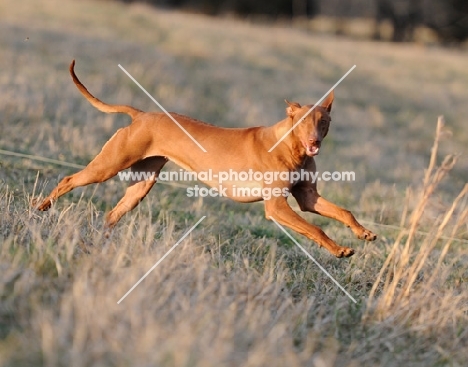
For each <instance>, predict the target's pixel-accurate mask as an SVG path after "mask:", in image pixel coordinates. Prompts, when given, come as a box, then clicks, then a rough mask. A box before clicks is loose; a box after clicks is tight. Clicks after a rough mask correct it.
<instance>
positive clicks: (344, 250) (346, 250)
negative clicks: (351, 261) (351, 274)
mask: <svg viewBox="0 0 468 367" xmlns="http://www.w3.org/2000/svg"><path fill="white" fill-rule="evenodd" d="M353 255H354V249H352V248H350V247H340V248H339V249H338V250H337V251H336V252H335V256H336V257H338V258H340V257H350V256H353Z"/></svg>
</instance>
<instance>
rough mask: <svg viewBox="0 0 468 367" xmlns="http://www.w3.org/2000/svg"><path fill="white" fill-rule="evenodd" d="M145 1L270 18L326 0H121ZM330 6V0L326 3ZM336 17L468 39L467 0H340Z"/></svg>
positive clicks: (316, 9)
mask: <svg viewBox="0 0 468 367" xmlns="http://www.w3.org/2000/svg"><path fill="white" fill-rule="evenodd" d="M122 1H124V2H127V3H130V2H145V3H149V4H152V5H155V6H161V7H169V8H182V9H187V10H193V11H198V12H202V13H205V14H210V15H219V14H225V13H234V14H238V15H240V16H248V15H254V16H255V15H257V16H265V17H269V18H272V19H278V18H285V17H289V18H293V17H308V18H312V17H314V16H315V15H318V14H320V13H321V8H324V2H327V1H328V0H122ZM328 5H330V3H328ZM336 5H337V9H336V14H333V13H331V14H327V15H332V16H333V15H335V16H337V17H340V18H343V17H351V16H373V17H374V18H375V21H376V29H375V32H374V38H376V39H379V38H380V32H379V24H380V23H381V22H383V21H385V20H387V21H390V23H391V24H392V26H393V30H394V31H393V37H392V39H393V41H395V42H401V41H412V40H413V37H414V31H415V28H416V27H418V26H421V25H424V26H426V27H429V28H431V29H433V30H434V31H435V32H436V33H437V34H438V35H439V37H440V39H441V40H442V41H444V42H462V41H465V40H466V39H468V0H341V1H339V2H337V3H336ZM369 9H371V10H369Z"/></svg>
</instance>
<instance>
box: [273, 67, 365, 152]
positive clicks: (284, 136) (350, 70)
mask: <svg viewBox="0 0 468 367" xmlns="http://www.w3.org/2000/svg"><path fill="white" fill-rule="evenodd" d="M355 67H356V65H354V66H353V67H352V68H351V69H349V70H348V72H347V73H346V74H345V75H343V76H342V77H341V79H340V80H338V81H337V82H336V83H335V85H334V86H333V87H331V88H330V89H329V90H328V92H327V93H325V94H324V95H323V97H322V98H320V99H319V101H318V102H317V103H316V104H314V105H313V106H312V108H311V109H310V110H309V111H307V113H306V114H305V115H304V116H302V118H301V119H300V120H299V121H298V122H296V123H295V124H294V125H293V127H292V128H290V129H289V130H288V131H287V132H286V133H285V134H284V135H283V136H282V137H281V139H280V140H278V141H277V142H276V144H275V145H273V146H272V147H271V148H270V150H269V151H268V153H271V151H272V150H273V149H275V148H276V147H277V145H278V144H279V143H281V142H282V141H283V140H284V139H285V138H286V137H287V136H288V135H289V134H290V133H291V131H293V130H294V129H295V128H296V127H297V125H299V124H300V123H301V122H302V121H304V119H305V118H306V117H307V116H308V115H309V114H310V113H311V112H312V111H313V110H314V108H315V107H317V106H318V105H319V104H320V103H322V101H323V100H324V99H325V98H326V97H327V96H328V95H329V94H330V92H331V91H332V90H333V89H335V88H336V87H337V86H338V84H340V83H341V82H342V81H343V80H344V78H346V77H347V76H348V75H349V73H351V72H352V71H353V70H354V68H355Z"/></svg>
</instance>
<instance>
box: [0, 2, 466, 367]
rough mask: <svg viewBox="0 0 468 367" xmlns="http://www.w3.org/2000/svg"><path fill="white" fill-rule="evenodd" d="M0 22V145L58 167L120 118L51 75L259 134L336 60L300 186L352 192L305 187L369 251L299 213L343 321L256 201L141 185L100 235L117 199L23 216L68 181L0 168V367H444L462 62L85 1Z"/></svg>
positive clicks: (450, 323)
mask: <svg viewBox="0 0 468 367" xmlns="http://www.w3.org/2000/svg"><path fill="white" fill-rule="evenodd" d="M0 14H1V15H0V20H1V21H0V50H1V51H0V96H1V98H0V149H3V150H8V151H13V152H18V153H23V154H31V155H35V156H37V157H44V158H50V159H57V160H60V161H63V162H70V163H74V164H78V165H85V164H87V163H88V162H89V161H90V159H92V158H93V157H94V156H95V155H96V154H97V153H98V152H99V151H100V149H101V147H102V145H103V144H104V143H105V142H106V141H107V140H108V139H109V138H110V137H111V136H112V134H113V133H114V132H115V131H116V130H117V129H118V128H119V127H122V126H126V125H127V124H128V123H129V119H128V117H126V116H111V115H106V114H103V113H101V112H99V111H97V110H95V109H94V108H93V107H91V106H90V105H89V104H88V103H87V102H86V101H85V100H84V98H82V96H81V95H80V94H79V93H78V91H77V90H76V88H75V86H74V85H73V83H72V81H71V79H70V77H69V75H68V65H69V63H70V61H71V60H72V59H76V68H75V70H76V72H77V74H78V76H79V77H80V78H81V80H82V81H83V82H84V84H85V85H86V86H87V87H88V88H89V89H90V91H91V92H92V93H93V94H95V95H96V96H98V97H99V98H101V99H103V100H104V101H107V102H110V103H123V104H131V105H134V106H136V107H138V108H140V109H144V110H156V109H157V107H156V106H155V105H154V104H153V102H152V101H151V100H150V99H149V98H148V97H147V96H146V95H145V94H144V93H143V92H142V91H141V90H140V89H139V88H138V87H137V86H136V85H135V84H134V83H133V82H132V81H131V80H130V79H129V78H128V77H127V76H126V75H125V74H124V73H123V72H122V71H121V70H120V69H119V68H118V66H117V65H118V64H121V65H122V66H124V67H125V68H126V69H127V70H128V71H129V72H130V73H131V74H132V75H133V76H134V77H135V78H136V79H137V80H138V81H140V83H141V84H142V85H143V86H144V87H145V88H146V89H147V90H148V91H149V92H150V93H151V94H152V95H153V96H154V97H155V98H156V99H157V100H158V101H159V102H161V103H162V104H163V105H164V106H165V108H166V109H168V110H170V111H177V112H179V113H182V114H187V115H190V116H193V117H196V118H198V119H201V120H204V121H207V122H210V123H213V124H216V125H220V126H230V127H233V126H255V125H272V124H273V123H275V122H276V121H279V120H281V119H282V118H283V116H284V113H285V112H284V109H285V106H286V105H285V104H284V101H283V100H284V99H285V98H287V99H288V100H294V101H298V102H300V103H303V104H306V103H309V104H313V103H315V102H316V101H317V100H318V99H319V98H320V97H321V96H322V95H323V93H324V92H325V91H326V90H328V88H330V87H331V86H332V85H333V84H334V83H335V82H336V81H337V80H338V79H339V78H340V77H341V76H342V75H343V74H344V73H345V72H346V71H347V70H348V69H349V68H350V67H351V66H352V65H354V64H356V65H357V68H356V69H355V70H354V71H353V72H352V73H351V74H350V75H349V77H348V78H347V79H345V80H344V81H343V83H342V84H341V85H340V86H339V87H338V88H337V90H336V92H335V96H336V97H335V98H336V99H335V103H334V107H333V108H334V110H333V112H332V118H333V121H332V125H331V130H330V134H329V136H328V137H327V138H326V140H325V141H324V144H323V146H322V147H323V148H322V150H321V154H320V156H319V157H318V158H317V165H318V168H319V170H320V171H325V170H328V171H334V170H336V171H355V172H356V181H355V182H329V183H327V184H326V185H324V184H319V188H320V191H321V193H322V194H323V196H325V197H327V198H328V199H330V200H331V201H334V202H336V203H337V204H339V205H342V206H345V207H346V208H348V209H350V210H351V211H353V212H354V213H355V214H356V216H357V217H358V219H359V220H361V221H362V222H363V224H365V225H366V226H368V227H369V228H371V229H372V230H373V231H375V232H376V233H378V235H379V238H378V240H377V241H376V242H375V243H363V242H361V241H358V240H356V239H354V237H353V236H352V233H351V231H349V230H348V229H347V228H344V226H343V225H341V224H340V223H337V222H335V221H332V220H328V219H325V218H322V217H318V216H315V215H313V214H301V215H303V216H304V217H305V218H306V219H307V220H309V221H311V222H314V223H315V224H318V225H320V226H321V227H322V228H323V229H324V230H325V231H326V232H327V234H329V235H330V237H332V238H333V239H335V240H336V241H337V242H338V243H340V244H343V245H347V246H352V247H354V248H355V250H356V254H355V255H354V256H353V257H351V258H349V259H336V258H334V257H333V256H331V255H330V254H328V253H327V252H326V251H325V250H323V249H319V248H318V247H317V246H316V245H315V244H314V243H312V242H311V241H307V240H306V239H305V238H304V237H301V236H300V235H297V234H295V233H292V232H290V233H291V234H292V235H293V236H294V238H296V239H297V240H298V241H299V242H300V243H301V244H302V245H303V246H304V247H305V248H306V249H307V250H308V251H309V252H310V253H311V254H312V256H313V257H314V258H315V259H316V260H317V261H318V262H319V263H320V264H322V265H323V266H324V267H325V268H326V269H327V270H328V271H329V272H330V273H331V275H332V276H333V277H334V278H335V279H336V280H337V281H338V282H340V284H342V285H343V287H344V288H346V290H347V291H348V292H349V293H350V294H351V295H352V296H353V297H354V298H355V299H356V300H357V304H354V303H353V302H352V301H351V300H350V299H349V298H348V297H347V296H346V295H345V294H344V293H343V292H342V291H341V290H340V289H338V288H337V287H336V286H335V285H334V284H333V283H332V282H331V281H330V280H329V279H328V278H327V276H326V275H325V274H324V273H323V272H321V271H320V269H319V268H318V267H317V266H316V265H315V264H314V263H313V262H312V261H310V260H309V259H308V258H307V257H306V256H304V254H303V253H301V252H300V250H299V249H298V248H297V247H296V246H295V245H294V243H293V242H292V241H291V240H290V239H289V238H288V237H287V236H286V235H285V234H284V233H282V232H281V231H280V230H279V229H278V228H277V227H276V226H275V225H274V223H272V222H270V221H267V220H266V219H265V218H264V211H263V204H262V203H256V204H249V205H246V204H236V203H234V202H232V201H229V200H227V199H214V198H212V199H207V198H205V199H203V198H197V199H193V198H188V197H187V196H186V191H185V189H184V188H180V187H174V186H170V185H162V184H158V185H156V186H155V187H154V188H153V190H152V192H151V193H150V194H149V195H148V197H147V198H146V199H145V200H144V201H143V202H142V203H141V204H140V206H139V207H138V209H136V210H134V211H133V212H132V213H130V214H128V215H127V216H126V217H124V218H123V220H122V221H121V222H120V223H119V224H118V226H117V228H116V230H115V231H114V233H113V234H112V236H111V237H110V238H109V239H106V238H105V237H104V234H103V225H102V223H103V217H104V214H105V213H106V212H107V211H108V210H110V208H112V207H113V206H114V205H115V204H116V203H117V201H118V200H119V199H120V197H121V196H122V195H123V193H124V190H125V185H124V183H122V182H120V181H119V180H118V179H112V180H110V181H108V182H106V183H104V184H101V185H98V186H96V185H93V186H90V187H86V188H82V189H77V190H75V191H73V192H72V193H70V194H67V195H66V196H65V197H63V198H62V199H61V200H60V201H58V202H57V203H56V204H55V205H54V207H53V208H52V209H51V210H50V211H49V212H47V213H40V212H37V211H35V210H33V209H32V208H31V206H30V201H31V200H32V199H33V198H34V197H38V196H40V195H45V194H48V193H49V191H50V189H51V188H53V187H54V186H55V185H56V183H57V181H58V180H60V179H61V178H62V177H63V176H65V175H68V174H71V173H73V172H75V171H76V169H75V168H72V167H69V166H66V165H65V166H59V165H55V164H51V163H44V162H41V161H38V160H32V159H24V158H19V157H14V156H8V155H3V154H2V155H0V211H1V220H0V365H1V366H162V367H166V366H203V367H208V366H216V367H219V366H246V367H254V366H292V367H294V366H314V367H325V366H327V367H328V366H463V365H465V363H466V361H467V360H468V350H467V349H466V346H467V345H468V320H467V318H468V313H467V312H468V287H467V282H468V270H467V269H468V250H467V248H468V224H467V222H468V206H467V188H466V186H465V185H466V182H467V177H468V176H467V172H468V127H467V126H468V124H467V116H468V103H467V90H468V69H467V68H466V60H467V56H468V55H467V53H466V50H456V49H444V48H439V47H437V46H431V47H424V46H421V45H417V46H416V45H410V44H408V45H406V44H402V45H393V44H387V43H380V44H379V43H372V42H367V41H362V40H361V41H353V40H350V39H346V38H334V37H332V36H327V35H318V34H313V33H308V32H306V31H303V30H299V29H294V28H290V27H286V26H279V25H277V26H273V25H256V24H249V23H244V22H240V21H237V20H233V19H213V18H208V17H204V16H200V15H190V14H181V13H174V12H169V11H162V10H156V9H152V8H148V7H144V6H141V5H138V6H130V7H127V6H125V5H123V4H121V3H114V2H106V1H101V2H91V1H69V0H67V1H58V0H42V1H38V0H22V1H21V2H18V1H14V0H1V1H0ZM439 115H444V116H445V126H439V127H437V120H438V116H439ZM431 152H432V159H431ZM188 154H190V152H188ZM447 155H449V158H447V160H445V161H444V159H445V157H446V156H447ZM453 155H456V156H453ZM65 164H66V163H65ZM428 167H429V168H428ZM173 168H175V166H169V167H168V168H167V169H173ZM291 204H292V205H293V207H294V208H295V209H298V208H297V205H295V204H294V203H293V202H292V201H291ZM203 216H206V217H207V218H206V219H205V220H204V221H203V222H202V223H201V224H200V225H199V226H198V227H197V228H196V229H195V230H194V231H193V232H191V234H190V235H189V237H188V238H187V239H186V240H185V241H183V242H182V243H181V244H180V246H179V247H178V248H176V249H175V250H174V252H172V253H171V254H170V255H169V256H168V257H167V258H166V259H165V260H164V262H162V263H161V265H159V266H158V267H157V268H156V269H155V270H154V271H153V272H152V273H151V274H150V275H149V276H148V277H147V278H146V279H145V280H144V281H143V282H142V283H141V284H140V285H139V286H138V287H137V288H136V289H135V290H134V291H133V292H132V293H131V294H130V295H129V296H128V297H127V298H126V299H125V300H124V301H123V302H122V303H121V304H117V301H118V300H119V299H120V298H121V297H122V296H123V295H124V294H125V293H126V292H127V291H128V290H129V289H130V288H131V287H132V286H133V284H135V282H136V281H137V280H138V279H140V277H141V276H143V274H145V272H146V271H147V270H148V269H150V268H151V266H152V265H153V264H154V263H156V261H158V260H159V259H160V258H161V257H162V256H163V255H164V254H165V253H166V252H167V251H168V250H169V248H171V246H173V245H174V244H175V243H176V242H177V241H178V240H179V239H180V238H181V237H182V236H183V234H184V233H185V232H186V231H187V230H188V229H189V228H190V227H192V226H193V225H194V224H195V223H196V222H197V221H198V220H199V219H200V218H201V217H203Z"/></svg>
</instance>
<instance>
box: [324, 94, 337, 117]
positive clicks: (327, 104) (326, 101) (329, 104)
mask: <svg viewBox="0 0 468 367" xmlns="http://www.w3.org/2000/svg"><path fill="white" fill-rule="evenodd" d="M334 99H335V92H333V91H331V92H330V93H329V94H328V96H327V97H326V98H325V99H324V101H323V102H322V107H323V108H325V109H326V110H327V111H328V112H330V111H331V109H332V104H333V100H334Z"/></svg>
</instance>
